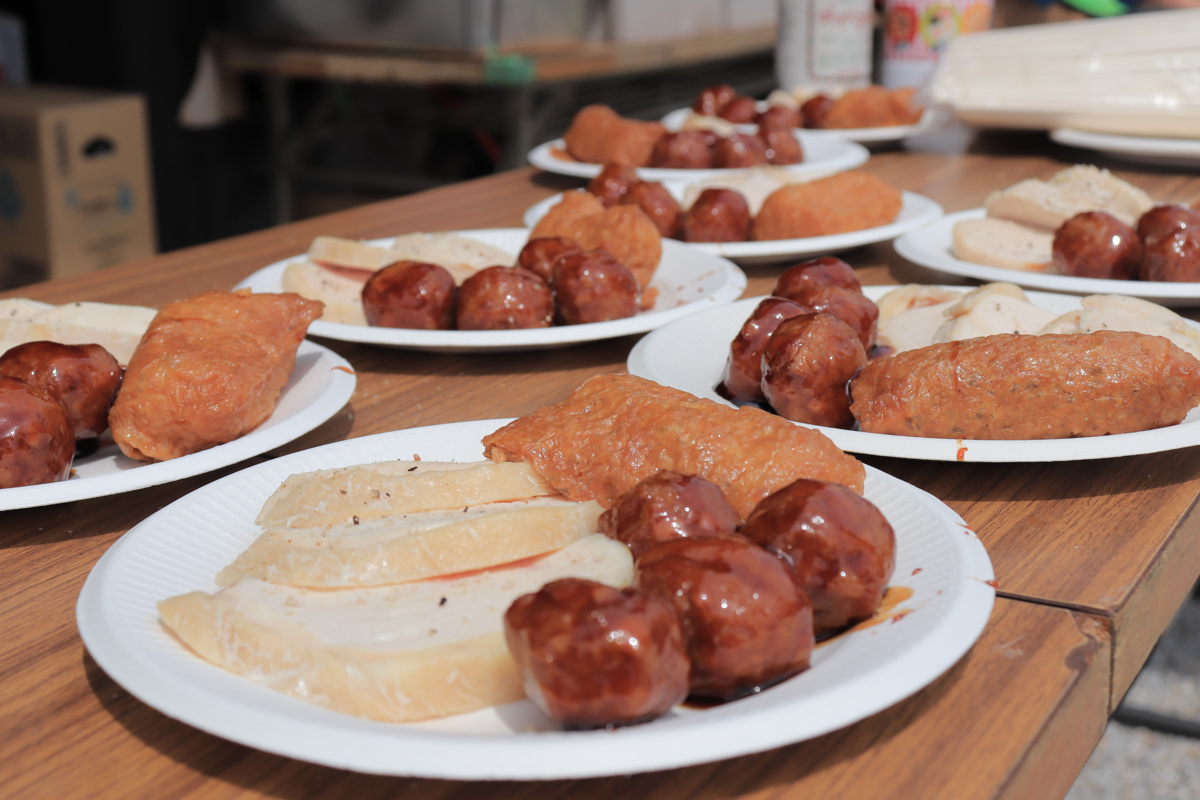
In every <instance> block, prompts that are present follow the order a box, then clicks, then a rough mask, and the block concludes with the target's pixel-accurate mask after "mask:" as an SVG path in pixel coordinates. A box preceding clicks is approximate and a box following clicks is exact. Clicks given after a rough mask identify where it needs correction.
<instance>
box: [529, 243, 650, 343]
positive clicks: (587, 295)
mask: <svg viewBox="0 0 1200 800" xmlns="http://www.w3.org/2000/svg"><path fill="white" fill-rule="evenodd" d="M550 283H551V286H552V287H553V288H554V299H555V304H556V306H557V308H558V319H559V321H560V322H561V323H562V324H564V325H579V324H582V323H586V322H605V321H607V320H613V319H624V318H625V317H632V316H633V315H634V314H636V313H637V312H638V308H639V307H640V305H641V300H642V293H641V289H640V288H639V287H638V282H637V278H635V277H634V276H633V273H632V272H630V271H629V268H628V267H626V266H625V265H624V264H622V263H621V262H620V261H618V260H617V259H616V258H614V257H613V256H612V255H611V254H610V253H609V252H608V251H607V250H584V251H583V252H580V253H572V254H570V255H566V256H563V257H562V258H560V259H559V260H558V261H556V262H554V269H553V271H552V272H551V273H550Z"/></svg>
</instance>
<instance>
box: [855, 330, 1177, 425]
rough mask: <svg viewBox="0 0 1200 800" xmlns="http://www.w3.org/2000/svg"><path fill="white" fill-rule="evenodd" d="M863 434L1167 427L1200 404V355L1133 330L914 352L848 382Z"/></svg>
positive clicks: (1023, 337)
mask: <svg viewBox="0 0 1200 800" xmlns="http://www.w3.org/2000/svg"><path fill="white" fill-rule="evenodd" d="M850 390H851V394H852V395H853V398H854V402H853V404H852V405H851V406H850V411H851V413H853V414H854V416H855V418H856V419H858V421H859V423H860V424H861V426H862V429H863V430H864V431H868V432H871V433H890V434H896V435H900V436H929V437H934V438H944V439H960V438H961V439H1058V438H1067V437H1072V436H1102V435H1104V434H1109V433H1129V432H1132V431H1142V430H1149V429H1151V428H1161V427H1164V426H1166V425H1174V424H1176V423H1178V422H1180V421H1182V420H1183V418H1184V417H1185V416H1186V415H1187V413H1188V411H1189V410H1190V409H1191V408H1192V407H1193V406H1195V405H1196V404H1197V402H1200V361H1197V360H1196V359H1195V358H1194V357H1192V356H1191V355H1189V354H1187V353H1185V352H1184V351H1183V350H1180V349H1179V348H1178V347H1176V346H1175V345H1173V344H1171V342H1169V341H1168V340H1166V339H1164V338H1162V337H1161V336H1147V335H1145V334H1141V333H1133V332H1130V331H1097V332H1095V333H1083V334H1043V335H1040V336H1035V335H1027V334H1010V333H1006V334H1000V335H998V336H984V337H980V338H977V339H967V340H965V341H959V342H947V343H945V344H935V345H931V346H930V347H923V348H920V349H918V350H909V351H907V352H904V353H899V354H897V355H895V356H892V357H890V358H882V359H879V360H877V361H874V362H872V363H871V364H869V365H867V367H866V368H865V369H863V371H862V372H861V373H859V375H858V377H857V378H855V379H854V380H853V381H852V382H851V384H850Z"/></svg>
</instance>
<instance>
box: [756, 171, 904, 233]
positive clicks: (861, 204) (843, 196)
mask: <svg viewBox="0 0 1200 800" xmlns="http://www.w3.org/2000/svg"><path fill="white" fill-rule="evenodd" d="M902 204H903V198H902V196H901V194H900V192H899V191H898V190H896V189H894V188H892V187H891V186H889V185H888V184H886V183H884V182H883V181H881V180H880V179H879V178H876V177H875V176H874V175H872V174H870V173H868V172H862V171H861V170H850V171H848V172H839V173H837V174H836V175H830V176H829V177H828V178H822V179H821V180H818V181H812V182H811V183H795V184H790V185H788V186H783V187H781V188H779V189H776V190H775V191H774V192H772V193H771V194H770V195H769V196H768V197H767V199H766V200H765V201H763V204H762V208H761V209H759V212H758V216H756V217H755V218H754V223H753V226H752V227H751V231H750V238H752V239H756V240H759V241H766V240H770V239H800V238H804V237H808V236H828V235H830V234H835V233H847V232H849V231H860V230H863V229H865V228H874V227H878V226H879V225H887V224H888V223H890V222H894V221H895V219H896V217H897V216H898V215H899V214H900V207H901V205H902Z"/></svg>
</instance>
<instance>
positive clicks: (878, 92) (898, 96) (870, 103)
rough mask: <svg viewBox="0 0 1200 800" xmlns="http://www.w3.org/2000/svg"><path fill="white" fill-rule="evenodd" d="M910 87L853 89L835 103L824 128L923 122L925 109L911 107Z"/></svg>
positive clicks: (911, 92) (912, 90)
mask: <svg viewBox="0 0 1200 800" xmlns="http://www.w3.org/2000/svg"><path fill="white" fill-rule="evenodd" d="M915 91H916V90H915V89H913V88H911V87H906V88H903V89H885V88H884V87H882V86H865V87H863V88H862V89H853V90H851V91H849V92H846V93H845V94H844V95H842V96H841V97H839V98H838V99H836V100H834V101H833V104H832V105H830V107H829V111H828V113H826V115H825V118H824V119H823V120H822V121H821V127H822V128H879V127H887V126H890V125H913V124H915V123H917V122H919V121H920V120H921V114H922V113H923V109H921V108H918V107H915V106H913V105H912V98H913V94H914V92H915Z"/></svg>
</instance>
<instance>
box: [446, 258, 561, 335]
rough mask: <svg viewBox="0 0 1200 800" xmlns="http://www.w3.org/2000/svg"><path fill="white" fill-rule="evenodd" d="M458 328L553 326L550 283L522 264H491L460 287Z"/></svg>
mask: <svg viewBox="0 0 1200 800" xmlns="http://www.w3.org/2000/svg"><path fill="white" fill-rule="evenodd" d="M456 319H457V322H458V329H459V330H462V331H502V330H511V329H513V328H549V327H550V325H551V324H552V323H553V322H554V295H552V294H551V293H550V285H549V284H548V283H546V282H545V281H544V280H542V279H541V278H540V277H538V276H537V275H535V274H534V273H532V272H529V271H528V270H524V269H521V268H520V267H488V268H487V269H481V270H480V271H479V272H476V273H475V274H474V275H472V276H471V277H469V278H467V279H466V280H465V281H463V283H462V286H460V287H458V311H457V317H456Z"/></svg>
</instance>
